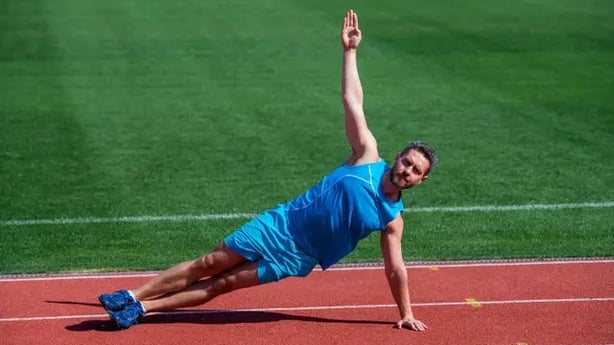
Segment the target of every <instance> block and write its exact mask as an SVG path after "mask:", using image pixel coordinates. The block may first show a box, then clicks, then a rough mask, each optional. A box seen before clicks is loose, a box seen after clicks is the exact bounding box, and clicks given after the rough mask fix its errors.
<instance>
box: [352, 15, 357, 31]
mask: <svg viewBox="0 0 614 345" xmlns="http://www.w3.org/2000/svg"><path fill="white" fill-rule="evenodd" d="M353 14H354V15H353V17H354V27H355V28H356V29H358V14H356V12H353Z"/></svg>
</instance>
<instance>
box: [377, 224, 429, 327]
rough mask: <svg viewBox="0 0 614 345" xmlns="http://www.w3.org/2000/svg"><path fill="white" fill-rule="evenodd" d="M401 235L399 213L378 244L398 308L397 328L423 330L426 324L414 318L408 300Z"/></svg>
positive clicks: (401, 227) (401, 226)
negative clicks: (399, 318)
mask: <svg viewBox="0 0 614 345" xmlns="http://www.w3.org/2000/svg"><path fill="white" fill-rule="evenodd" d="M402 237H403V218H401V215H400V214H399V215H398V216H397V218H396V219H395V220H393V221H392V222H390V224H388V226H387V227H386V230H384V231H383V232H382V234H381V238H380V245H381V250H382V257H383V259H384V264H385V271H386V278H387V279H388V285H389V286H390V292H391V293H392V296H393V297H394V300H395V302H396V303H397V306H398V308H399V314H400V316H401V320H400V321H399V322H397V323H396V327H397V328H404V327H405V328H409V329H411V330H414V331H425V330H426V328H427V327H426V325H425V324H424V323H422V322H421V321H420V320H416V319H415V318H414V314H413V312H412V310H411V305H410V300H409V285H408V283H407V268H405V263H404V261H403V253H402V249H401V239H402Z"/></svg>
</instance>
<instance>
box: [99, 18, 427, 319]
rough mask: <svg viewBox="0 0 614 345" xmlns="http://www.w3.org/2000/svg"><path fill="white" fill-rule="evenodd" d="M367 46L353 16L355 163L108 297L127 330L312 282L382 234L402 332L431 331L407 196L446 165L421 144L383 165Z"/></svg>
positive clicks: (349, 37) (348, 87)
mask: <svg viewBox="0 0 614 345" xmlns="http://www.w3.org/2000/svg"><path fill="white" fill-rule="evenodd" d="M360 40H361V32H360V30H359V28H358V17H357V15H356V13H354V12H353V11H351V10H350V11H348V12H347V14H346V16H345V18H344V20H343V27H342V30H341V42H342V46H343V73H342V87H341V88H342V99H343V105H344V109H345V130H346V136H347V139H348V141H349V144H350V146H351V148H352V154H351V155H350V156H349V157H348V159H347V160H346V161H345V162H344V163H343V164H341V165H340V166H339V167H337V168H336V169H334V170H333V171H332V172H331V173H330V174H328V175H327V176H325V177H324V178H323V179H322V180H321V181H320V182H319V183H318V184H316V185H314V186H313V187H311V188H310V189H309V190H307V191H306V192H305V193H303V194H302V195H299V196H297V197H296V198H294V199H293V200H291V201H289V202H287V203H284V204H280V205H277V206H276V207H274V208H272V209H270V210H267V211H265V212H263V213H262V214H261V215H259V216H258V217H256V218H254V219H253V220H251V221H249V222H248V223H246V224H245V225H243V226H242V227H241V228H240V229H238V230H237V231H235V232H234V233H232V234H231V235H229V236H228V237H227V238H225V239H224V241H223V242H222V243H220V244H219V245H218V246H217V247H216V248H215V249H214V250H213V251H212V252H210V253H208V254H206V255H204V256H202V257H201V258H198V259H196V260H193V261H187V262H183V263H180V264H178V265H176V266H174V267H172V268H170V269H168V270H167V271H165V272H163V273H161V274H160V275H158V276H156V277H154V278H153V279H151V280H150V281H148V282H146V283H145V284H144V285H142V286H140V287H138V288H136V289H133V290H125V289H124V290H119V291H116V292H114V293H110V294H102V295H100V296H99V300H100V302H101V304H102V305H103V306H104V307H105V309H106V310H107V312H108V313H109V316H110V317H111V318H112V319H113V320H115V321H116V323H117V325H118V326H119V327H120V328H128V327H130V326H132V325H133V324H135V323H137V320H138V318H139V317H141V316H143V315H145V313H146V312H153V311H164V310H171V309H176V308H182V307H190V306H196V305H201V304H204V303H206V302H208V301H210V300H211V299H213V298H215V297H217V296H219V295H222V294H225V293H227V292H230V291H233V290H237V289H241V288H246V287H250V286H255V285H259V284H265V283H269V282H273V281H278V280H280V279H283V278H285V277H289V276H306V275H308V274H309V273H310V272H311V271H312V269H313V268H314V267H315V266H316V265H317V264H319V265H320V266H321V267H322V268H323V269H326V268H328V267H329V266H331V265H333V264H334V263H336V262H338V261H339V260H340V259H341V258H343V257H344V256H346V255H347V254H349V253H350V252H351V251H352V250H354V248H355V247H356V245H357V244H358V242H359V241H360V240H361V239H363V238H365V237H366V236H367V235H369V234H370V233H372V232H373V231H378V232H380V233H381V241H380V242H381V252H382V256H383V259H384V264H385V271H386V277H387V279H388V282H389V286H390V291H391V292H392V295H393V297H394V300H395V301H396V303H397V305H398V308H399V313H400V317H401V319H400V321H398V322H397V323H396V327H398V328H403V327H405V328H409V329H412V330H418V331H424V330H425V329H426V325H425V324H424V323H422V322H421V321H419V320H417V319H416V318H414V314H413V313H412V310H411V306H410V298H409V287H408V282H407V270H406V267H405V264H404V261H403V256H402V253H401V237H402V235H403V219H402V218H401V212H402V211H403V202H402V201H401V191H402V190H404V189H407V188H411V187H413V186H416V185H418V184H420V183H422V182H423V181H425V180H426V179H427V176H428V174H429V172H430V171H431V169H432V167H433V166H434V165H435V163H436V160H437V159H436V156H435V153H434V151H433V150H432V149H431V148H430V147H429V146H428V145H426V144H424V143H422V142H413V143H410V144H409V145H407V146H406V147H405V148H404V149H403V150H402V151H401V152H400V153H398V154H397V156H396V158H395V161H394V164H393V166H392V167H391V168H390V167H388V165H387V164H386V163H385V162H384V161H383V160H382V159H381V158H380V156H379V154H378V151H377V143H376V141H375V138H374V137H373V135H372V133H371V131H370V130H369V128H368V127H367V121H366V119H365V115H364V112H363V92H362V86H361V83H360V78H359V75H358V67H357V64H356V49H357V47H358V45H359V43H360Z"/></svg>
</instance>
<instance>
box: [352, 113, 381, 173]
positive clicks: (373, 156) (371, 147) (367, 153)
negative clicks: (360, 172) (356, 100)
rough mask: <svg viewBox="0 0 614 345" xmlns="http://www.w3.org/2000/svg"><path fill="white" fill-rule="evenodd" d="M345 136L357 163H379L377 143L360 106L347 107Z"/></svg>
mask: <svg viewBox="0 0 614 345" xmlns="http://www.w3.org/2000/svg"><path fill="white" fill-rule="evenodd" d="M345 134H346V137H347V139H348V142H349V144H350V147H351V148H352V156H353V157H354V159H355V160H356V161H377V160H379V155H378V153H377V141H376V140H375V137H374V136H373V133H371V130H369V127H368V126H367V120H366V118H365V114H364V110H363V109H362V107H361V106H359V105H350V104H348V105H346V107H345Z"/></svg>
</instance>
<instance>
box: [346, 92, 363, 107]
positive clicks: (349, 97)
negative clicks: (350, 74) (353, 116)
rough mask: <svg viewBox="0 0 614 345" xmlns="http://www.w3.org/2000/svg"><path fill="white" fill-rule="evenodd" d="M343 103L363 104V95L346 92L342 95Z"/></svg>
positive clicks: (351, 104) (348, 104)
mask: <svg viewBox="0 0 614 345" xmlns="http://www.w3.org/2000/svg"><path fill="white" fill-rule="evenodd" d="M341 99H342V102H343V105H344V106H346V107H349V106H354V105H362V101H363V97H362V95H360V94H351V93H344V94H343V96H342V97H341Z"/></svg>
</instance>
